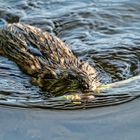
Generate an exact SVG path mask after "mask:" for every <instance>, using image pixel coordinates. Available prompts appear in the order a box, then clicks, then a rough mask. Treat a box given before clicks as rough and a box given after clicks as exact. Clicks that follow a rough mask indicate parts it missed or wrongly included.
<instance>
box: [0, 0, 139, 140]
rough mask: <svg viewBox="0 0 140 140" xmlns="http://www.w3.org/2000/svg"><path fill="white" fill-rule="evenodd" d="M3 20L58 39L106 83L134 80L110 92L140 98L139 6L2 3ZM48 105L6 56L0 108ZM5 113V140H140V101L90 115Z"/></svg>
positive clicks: (66, 0) (128, 2)
mask: <svg viewBox="0 0 140 140" xmlns="http://www.w3.org/2000/svg"><path fill="white" fill-rule="evenodd" d="M0 18H1V19H0V25H1V26H2V25H3V24H6V23H14V22H24V23H28V24H31V25H34V26H36V27H39V28H42V29H43V30H46V31H48V32H50V33H51V34H53V35H57V36H58V37H60V38H61V39H62V40H63V41H65V42H66V43H67V44H69V46H70V48H71V49H72V50H73V51H74V53H75V54H76V55H78V56H79V57H80V58H81V59H83V60H85V61H88V62H89V63H90V64H91V65H93V66H95V67H96V68H97V69H98V70H99V71H100V73H101V76H102V82H104V83H112V82H117V81H121V80H125V79H128V78H130V77H134V80H133V81H132V82H130V83H129V84H127V85H125V86H124V87H123V86H122V87H121V88H116V89H112V91H110V92H111V93H112V94H122V95H127V96H129V95H130V96H135V95H140V86H139V85H140V78H139V77H140V76H139V73H140V1H139V0H133V1H132V0H114V1H113V0H77V1H76V0H1V1H0ZM105 94H108V92H106V93H105ZM42 101H45V97H44V93H43V92H42V91H41V90H40V89H39V88H38V87H36V86H33V85H31V83H30V77H29V76H27V75H25V74H24V73H23V72H22V71H20V69H19V68H18V67H17V65H16V64H15V63H14V62H12V61H10V60H8V59H7V58H4V57H1V56H0V104H1V105H2V104H7V105H16V106H18V105H19V106H20V105H23V104H22V103H24V106H27V107H28V106H29V104H28V105H26V103H29V102H32V103H34V102H35V103H36V102H42ZM49 105H50V107H53V106H51V104H49ZM0 110H1V113H0V140H7V139H8V140H9V139H10V140H12V139H13V140H14V139H36V140H42V139H45V138H46V139H56V140H59V139H60V140H62V139H75V140H82V139H88V140H93V139H98V140H99V139H105V138H106V139H111V140H118V139H124V140H125V139H126V140H129V139H130V140H131V139H135V140H139V139H140V134H139V129H140V123H139V122H140V119H139V116H140V111H139V98H138V99H137V100H134V101H132V102H129V103H126V104H122V105H119V106H114V107H113V106H111V107H105V108H96V109H95V108H94V109H90V110H87V111H83V110H80V111H78V110H77V111H74V112H73V111H70V112H65V111H54V110H53V111H49V110H37V109H27V110H22V109H20V108H17V109H16V108H14V109H12V108H8V109H6V108H4V106H1V108H0Z"/></svg>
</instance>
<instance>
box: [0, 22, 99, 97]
mask: <svg viewBox="0 0 140 140" xmlns="http://www.w3.org/2000/svg"><path fill="white" fill-rule="evenodd" d="M0 55H2V56H5V57H8V58H9V59H11V60H13V61H14V62H16V63H17V65H19V67H20V68H21V69H22V70H23V71H24V72H26V73H27V74H29V75H31V77H32V83H34V84H36V85H38V86H39V87H41V88H42V89H43V90H45V91H47V92H49V93H51V94H53V95H54V96H57V95H62V94H67V93H69V92H73V91H74V92H75V91H76V92H80V93H87V92H93V93H94V91H95V90H96V88H97V87H98V86H99V85H100V80H99V78H98V74H97V71H96V69H95V68H93V67H92V66H90V65H89V64H88V63H86V62H84V61H82V60H80V59H78V58H77V57H76V56H75V55H74V54H73V52H72V51H71V50H70V49H69V48H68V46H67V45H66V44H65V43H64V42H63V41H62V40H60V39H59V38H58V37H56V36H52V35H51V34H49V33H48V32H44V31H42V30H41V29H39V28H36V27H33V26H31V25H27V24H21V23H14V24H8V25H6V26H4V27H3V28H2V29H1V30H0Z"/></svg>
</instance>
